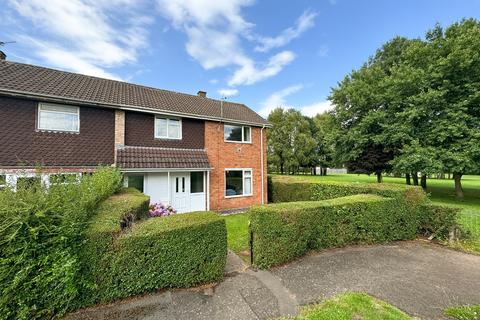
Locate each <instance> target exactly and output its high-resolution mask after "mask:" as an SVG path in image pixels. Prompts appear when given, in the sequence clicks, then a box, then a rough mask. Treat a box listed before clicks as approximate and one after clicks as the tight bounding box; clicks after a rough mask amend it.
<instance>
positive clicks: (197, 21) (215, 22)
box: [157, 0, 295, 86]
mask: <svg viewBox="0 0 480 320" xmlns="http://www.w3.org/2000/svg"><path fill="white" fill-rule="evenodd" d="M157 3H158V10H159V12H160V13H161V14H162V15H163V16H164V17H165V18H166V19H168V20H170V21H171V23H172V25H173V26H174V27H175V28H176V29H177V30H180V31H182V32H184V33H185V34H186V35H187V42H186V45H185V47H186V50H187V52H188V54H189V55H190V56H191V57H193V58H194V59H195V60H196V61H198V62H199V63H200V64H201V65H202V67H203V68H204V69H213V68H220V67H229V66H235V67H236V69H235V70H234V72H233V75H232V76H231V77H230V79H229V80H228V84H229V85H231V86H234V85H251V84H253V83H256V82H258V81H261V80H264V79H266V78H269V77H272V76H275V75H276V74H278V73H279V72H280V71H281V70H282V69H283V68H284V67H285V66H286V65H287V64H288V63H290V62H291V61H292V60H293V59H294V58H295V55H294V54H293V53H292V52H290V51H284V52H281V53H279V54H277V55H274V56H272V57H270V58H269V59H268V60H267V62H264V63H259V62H257V61H255V60H254V59H253V58H251V57H250V56H249V55H247V54H246V53H245V52H244V50H243V48H242V45H241V42H242V39H251V29H252V28H253V27H254V25H253V24H252V23H250V22H248V21H246V20H245V19H244V18H243V16H242V13H241V11H242V9H243V8H244V7H247V6H250V5H252V4H253V1H252V0H229V1H211V0H157Z"/></svg>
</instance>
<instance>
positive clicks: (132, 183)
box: [127, 175, 143, 192]
mask: <svg viewBox="0 0 480 320" xmlns="http://www.w3.org/2000/svg"><path fill="white" fill-rule="evenodd" d="M127 179H128V187H129V188H135V189H137V190H138V191H140V192H143V175H136V176H128V177H127Z"/></svg>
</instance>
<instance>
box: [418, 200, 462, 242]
mask: <svg viewBox="0 0 480 320" xmlns="http://www.w3.org/2000/svg"><path fill="white" fill-rule="evenodd" d="M420 212H421V215H420V230H419V231H420V233H422V234H424V235H426V236H433V237H434V238H436V239H439V240H445V239H447V238H448V237H449V233H450V232H451V231H454V230H455V229H456V228H457V227H458V223H457V216H458V213H459V212H460V210H459V209H458V208H452V207H446V206H441V205H436V204H432V203H430V202H427V203H425V204H423V205H422V206H421V208H420Z"/></svg>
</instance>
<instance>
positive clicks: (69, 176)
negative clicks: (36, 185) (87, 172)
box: [50, 173, 78, 185]
mask: <svg viewBox="0 0 480 320" xmlns="http://www.w3.org/2000/svg"><path fill="white" fill-rule="evenodd" d="M76 182H78V176H77V174H76V173H58V174H51V175H50V184H51V185H60V184H70V183H76Z"/></svg>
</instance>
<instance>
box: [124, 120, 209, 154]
mask: <svg viewBox="0 0 480 320" xmlns="http://www.w3.org/2000/svg"><path fill="white" fill-rule="evenodd" d="M154 130H155V115H153V114H148V113H140V112H126V113H125V145H127V146H137V147H161V148H186V149H203V147H204V131H205V126H204V121H203V120H197V119H188V118H182V139H181V140H174V139H155V135H154V133H155V131H154Z"/></svg>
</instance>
